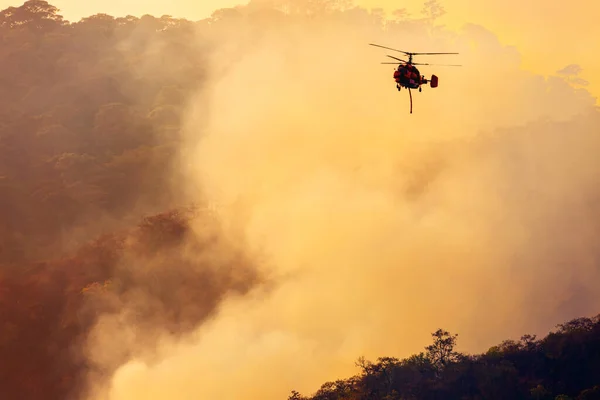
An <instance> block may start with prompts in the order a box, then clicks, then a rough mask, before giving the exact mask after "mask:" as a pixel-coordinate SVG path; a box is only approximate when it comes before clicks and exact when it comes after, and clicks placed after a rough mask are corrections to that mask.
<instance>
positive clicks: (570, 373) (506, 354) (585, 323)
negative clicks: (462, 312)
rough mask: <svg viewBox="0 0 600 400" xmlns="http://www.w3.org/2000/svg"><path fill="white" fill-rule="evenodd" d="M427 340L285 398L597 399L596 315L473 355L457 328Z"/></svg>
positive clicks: (599, 326)
mask: <svg viewBox="0 0 600 400" xmlns="http://www.w3.org/2000/svg"><path fill="white" fill-rule="evenodd" d="M432 338H433V343H432V344H431V345H429V346H427V347H426V348H425V351H424V352H422V353H419V354H416V355H413V356H411V357H409V358H406V359H402V360H400V359H397V358H393V357H382V358H379V359H378V360H377V361H375V362H371V361H367V360H365V359H364V358H360V359H359V360H358V362H357V366H358V367H359V368H360V373H359V374H357V375H356V376H354V377H352V378H349V379H346V380H338V381H335V382H328V383H325V384H324V385H323V386H322V387H321V388H320V389H319V390H318V391H317V392H316V393H315V394H313V395H312V396H310V397H305V396H302V395H301V394H300V393H298V392H295V391H294V392H292V395H291V396H290V397H289V398H288V400H355V399H356V400H358V399H381V400H383V399H385V400H417V399H419V400H442V399H444V400H454V399H456V400H466V399H469V400H479V399H481V400H484V399H485V400H487V399H506V400H508V399H515V400H517V399H523V400H524V399H535V400H569V399H577V400H598V399H600V315H598V316H596V317H594V318H587V317H583V318H577V319H574V320H571V321H569V322H566V323H564V324H560V325H558V326H557V329H555V330H554V331H553V332H551V333H549V334H548V335H547V336H546V337H544V338H543V339H538V338H536V337H535V335H524V336H523V337H521V339H520V340H518V341H515V340H505V341H504V342H502V343H501V344H499V345H498V346H494V347H492V348H490V349H489V350H488V351H487V352H486V353H483V354H477V355H467V354H462V353H460V352H458V351H456V345H457V340H458V335H456V334H451V333H450V332H447V331H445V330H442V329H439V330H438V331H436V332H434V333H433V334H432Z"/></svg>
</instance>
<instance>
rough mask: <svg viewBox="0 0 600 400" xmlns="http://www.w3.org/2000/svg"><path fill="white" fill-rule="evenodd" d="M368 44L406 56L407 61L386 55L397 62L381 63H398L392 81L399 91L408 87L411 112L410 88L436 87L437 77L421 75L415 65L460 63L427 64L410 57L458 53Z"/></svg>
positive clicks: (454, 65)
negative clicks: (414, 51)
mask: <svg viewBox="0 0 600 400" xmlns="http://www.w3.org/2000/svg"><path fill="white" fill-rule="evenodd" d="M369 45H370V46H375V47H381V48H383V49H387V50H392V51H397V52H399V53H404V54H406V55H407V56H408V61H406V60H402V59H400V58H397V57H394V56H390V55H387V56H388V57H390V58H392V59H394V60H396V61H397V62H382V64H394V65H395V64H398V68H397V69H395V70H394V81H396V89H398V91H400V90H401V89H402V88H403V87H404V88H406V89H408V94H409V96H410V113H411V114H412V109H413V107H412V93H411V91H410V90H411V89H419V92H420V91H421V90H422V85H426V84H428V83H429V85H430V86H431V87H432V88H436V87H438V77H437V76H436V75H434V74H432V75H431V79H429V80H428V79H427V78H425V75H421V71H419V69H418V68H417V67H415V65H439V66H447V67H461V65H457V64H427V63H413V62H412V59H413V56H415V55H439V54H459V53H411V52H408V51H402V50H397V49H392V48H391V47H385V46H381V45H379V44H374V43H369Z"/></svg>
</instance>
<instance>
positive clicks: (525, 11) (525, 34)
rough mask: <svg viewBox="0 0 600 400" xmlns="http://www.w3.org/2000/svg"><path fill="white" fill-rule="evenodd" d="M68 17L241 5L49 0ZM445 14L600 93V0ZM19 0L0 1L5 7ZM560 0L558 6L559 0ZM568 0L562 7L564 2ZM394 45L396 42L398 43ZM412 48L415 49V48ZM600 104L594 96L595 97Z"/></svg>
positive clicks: (510, 0)
mask: <svg viewBox="0 0 600 400" xmlns="http://www.w3.org/2000/svg"><path fill="white" fill-rule="evenodd" d="M423 2H424V0H404V1H403V2H402V4H403V7H406V8H408V9H409V10H410V11H412V12H414V13H418V11H419V10H420V8H421V6H422V4H423ZM51 3H52V4H54V5H56V6H57V7H59V8H60V9H61V10H62V14H63V15H64V16H65V17H66V18H67V19H69V20H77V19H79V18H81V17H82V16H87V15H91V14H95V13H100V12H104V13H107V14H111V15H126V14H131V15H141V14H146V13H147V14H152V15H164V14H169V15H173V16H176V17H185V18H188V19H193V20H195V19H201V18H204V17H206V16H208V15H210V14H211V12H212V11H213V10H215V9H217V8H222V7H230V6H233V5H235V4H245V3H247V1H240V0H202V1H191V0H171V1H168V2H165V1H161V0H144V1H142V0H88V1H79V0H53V1H51ZM442 3H443V4H444V6H445V8H446V10H447V11H448V15H447V16H446V17H445V18H444V22H445V23H446V24H447V25H449V26H452V27H460V26H461V25H462V24H463V23H465V22H474V23H479V24H481V25H483V26H485V27H486V28H488V29H491V30H492V31H493V32H495V33H496V34H497V35H498V37H499V38H500V40H501V42H502V43H505V44H511V45H515V46H516V47H517V48H518V49H519V51H520V52H521V54H522V55H523V67H524V68H526V69H529V70H531V71H534V72H538V73H541V74H551V73H554V72H555V71H556V70H558V69H560V68H563V67H564V66H566V65H568V64H572V63H574V64H580V65H581V66H582V67H583V72H582V78H584V79H586V80H588V81H589V82H590V86H589V87H588V89H589V90H590V91H591V92H592V93H593V94H594V95H595V96H598V97H600V79H598V78H596V77H597V76H599V75H600V54H599V53H600V52H599V51H598V50H600V45H599V44H598V39H597V38H598V37H600V24H599V23H598V16H600V1H597V0H570V1H569V2H568V3H563V2H559V1H546V0H528V1H526V2H523V1H520V0H486V1H479V2H477V1H472V0H444V1H442ZM19 4H21V2H15V1H7V0H0V6H1V7H3V8H5V7H8V6H11V5H19ZM356 4H358V5H360V6H365V7H381V8H384V9H386V10H393V9H395V8H399V7H400V6H399V3H398V2H397V1H395V0H356ZM563 4H565V6H564V7H563V6H562V5H563ZM567 5H568V6H567ZM395 45H398V46H400V45H401V43H397V44H395ZM417 51H418V50H417ZM598 103H599V104H600V101H599V102H598Z"/></svg>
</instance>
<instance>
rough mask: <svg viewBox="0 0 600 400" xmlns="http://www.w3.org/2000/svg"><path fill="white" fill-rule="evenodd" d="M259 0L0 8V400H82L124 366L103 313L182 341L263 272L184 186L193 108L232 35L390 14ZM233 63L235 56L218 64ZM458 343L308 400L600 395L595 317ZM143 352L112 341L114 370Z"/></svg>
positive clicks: (370, 366)
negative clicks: (188, 10)
mask: <svg viewBox="0 0 600 400" xmlns="http://www.w3.org/2000/svg"><path fill="white" fill-rule="evenodd" d="M254 3H261V2H252V3H251V5H250V6H248V7H247V8H235V9H233V8H232V9H223V10H217V11H216V12H215V13H214V14H213V16H212V17H211V18H208V19H206V20H202V21H198V22H192V21H187V20H181V19H174V18H171V17H169V16H162V17H153V16H149V15H146V16H143V17H141V18H137V17H131V16H126V17H113V16H110V15H104V14H99V15H94V16H90V17H88V18H84V19H82V20H81V21H73V22H69V21H65V20H64V19H63V18H62V17H61V15H60V11H59V10H58V9H57V8H56V7H54V6H52V5H51V4H49V3H47V2H45V1H41V0H30V1H27V2H25V3H24V4H23V5H22V6H18V7H10V8H7V9H5V10H3V11H2V12H0V37H1V46H0V67H1V68H2V75H0V398H1V399H10V400H12V399H14V400H17V399H19V400H20V399H23V400H38V399H40V400H42V399H43V400H69V399H76V400H80V399H82V396H83V394H84V393H85V392H86V389H87V385H88V383H89V381H88V379H89V377H90V376H94V379H96V380H100V381H101V380H102V379H108V378H109V377H110V376H111V373H112V372H113V371H112V370H110V369H109V368H108V367H106V366H105V365H102V366H99V365H94V364H92V363H91V362H90V361H89V360H90V357H88V356H87V355H86V349H85V341H86V337H87V334H88V333H89V331H90V329H91V328H92V327H93V326H94V324H96V323H97V322H98V317H99V316H100V315H102V314H106V313H119V312H121V311H122V310H123V309H127V314H126V315H125V316H124V317H123V318H124V319H126V320H127V322H128V324H129V325H131V326H134V327H135V328H136V329H139V330H144V331H145V333H146V335H145V337H151V336H152V335H151V334H148V332H150V333H151V332H153V330H154V329H156V330H158V328H157V327H160V328H161V329H166V330H167V331H169V332H170V333H172V334H174V335H175V336H177V335H182V334H185V333H186V332H189V331H191V330H192V329H193V328H195V327H197V326H198V325H199V324H200V323H201V322H202V321H204V320H205V319H207V318H209V317H210V316H211V315H213V313H214V312H215V310H216V308H217V306H218V304H219V302H220V301H221V300H222V299H223V298H224V297H225V296H226V295H227V294H228V293H234V294H237V295H244V294H246V293H248V291H249V290H250V289H251V288H253V287H255V286H256V285H258V284H259V283H261V282H263V281H264V279H265V278H264V277H262V276H261V275H260V274H259V272H258V269H257V267H256V265H255V261H254V259H253V258H252V257H250V256H249V255H248V254H246V251H245V249H244V248H242V247H241V246H239V243H238V244H234V243H232V242H230V241H228V240H227V239H226V236H223V235H221V234H220V232H221V230H222V227H221V226H220V222H219V220H218V218H215V217H214V215H213V214H211V213H210V212H209V211H207V210H205V209H204V208H202V207H197V206H190V205H189V204H191V203H192V202H194V201H196V200H200V199H201V196H200V194H199V195H198V198H189V196H188V195H187V194H188V193H187V191H186V190H185V187H184V185H185V183H186V178H185V176H184V172H183V171H184V169H182V168H181V165H180V164H181V162H182V160H183V159H184V157H183V156H182V153H181V152H182V149H183V148H184V147H185V146H183V145H182V143H183V141H184V136H185V133H184V131H185V126H184V120H185V113H186V111H187V105H188V103H189V101H190V99H191V98H192V97H193V96H196V95H197V94H198V91H199V90H201V89H202V88H203V85H205V84H207V81H208V79H209V74H211V73H217V72H219V71H215V70H212V71H209V70H208V68H207V62H208V61H207V59H208V57H209V55H210V54H211V52H213V51H215V49H216V48H217V47H219V46H221V45H222V47H227V46H226V45H231V46H230V47H228V51H230V52H231V54H235V49H236V43H235V41H233V40H231V41H230V39H231V38H235V37H238V36H244V37H246V38H247V37H248V36H252V35H254V36H256V37H259V36H260V35H262V34H264V32H265V30H268V29H276V28H277V27H278V26H279V25H278V24H280V25H284V24H285V23H287V22H292V23H293V22H298V21H299V20H300V19H302V21H310V23H313V21H314V20H315V16H323V15H327V16H328V18H330V20H328V21H327V23H326V24H325V26H330V25H332V24H335V23H340V24H341V23H342V22H341V21H342V20H343V18H342V17H344V18H347V21H358V20H360V21H362V24H363V26H375V25H381V24H382V23H383V21H382V16H381V15H380V14H379V13H378V12H377V11H374V12H367V11H365V10H361V9H352V10H351V11H348V12H347V13H346V14H343V15H342V13H341V11H340V10H343V9H345V7H349V6H348V4H346V3H347V2H344V1H328V0H323V1H314V2H313V1H308V2H298V5H297V6H296V7H295V8H294V7H287V11H288V12H290V13H291V15H292V16H288V15H287V14H284V13H282V12H281V11H280V10H275V9H263V8H253V7H252V4H254ZM283 3H285V2H283ZM261 4H262V3H261ZM294 4H295V3H294ZM288 5H289V4H288ZM338 11H339V12H338ZM438 13H439V8H437V6H436V2H427V3H426V7H425V13H424V16H423V17H422V18H418V19H414V20H412V21H407V17H406V15H405V14H404V13H403V12H401V10H400V12H398V13H397V14H396V17H397V18H396V19H395V20H393V21H388V22H387V24H388V25H389V26H392V25H395V26H396V28H397V29H399V30H400V31H401V30H402V29H404V27H405V26H408V25H410V26H411V27H412V28H411V29H419V30H420V31H421V32H427V31H428V30H429V29H430V27H429V25H427V24H428V23H429V22H430V21H431V20H432V19H434V18H435V17H436V15H438ZM286 18H288V20H286ZM242 19H245V21H246V22H245V24H244V25H243V30H240V24H239V21H240V20H242ZM267 20H268V21H269V24H265V23H264V21H267ZM415 27H416V28H415ZM232 44H233V45H232ZM238 45H239V43H238ZM239 46H241V45H239ZM234 66H235V59H234V58H232V59H231V61H230V63H226V64H225V65H221V66H220V67H221V68H227V67H234ZM207 112H208V111H207ZM197 118H198V117H197ZM197 134H198V135H200V134H201V132H198V133H197ZM198 227H202V231H203V233H204V234H203V235H198V234H197V231H198V229H197V228H198ZM190 254H194V257H191V256H190ZM217 254H218V255H219V256H216V255H217ZM153 340H154V339H153ZM156 340H158V337H156ZM454 341H455V338H454V337H453V336H449V334H448V333H446V332H444V331H439V332H437V333H436V334H435V335H434V345H432V347H430V348H427V351H426V353H423V354H420V355H415V356H413V357H411V358H409V359H406V360H397V359H394V358H383V359H380V360H378V361H377V362H375V363H370V362H367V361H364V360H362V361H361V362H360V363H359V364H360V367H361V368H362V372H361V374H360V375H357V376H356V377H353V378H351V379H349V380H346V381H338V382H335V383H331V384H326V385H325V386H324V387H323V388H322V389H321V390H320V391H319V392H318V393H317V394H315V395H313V396H312V397H310V399H314V400H316V399H321V400H325V399H328V400H333V399H339V400H341V399H381V400H383V399H387V400H392V399H394V400H400V399H403V400H408V399H415V400H416V399H423V400H425V399H526V398H527V399H529V398H533V399H557V400H558V399H562V400H565V399H568V398H572V399H578V400H594V399H600V320H599V319H598V318H597V317H596V318H594V319H578V320H574V321H572V322H569V323H567V324H565V325H563V326H561V327H560V328H559V329H558V331H557V332H555V333H551V334H550V335H549V336H548V337H546V338H544V339H543V340H541V341H537V340H535V338H533V337H529V336H526V337H524V338H523V339H522V340H521V341H520V342H512V341H507V342H504V343H502V344H501V345H499V346H497V347H494V348H492V349H490V351H489V352H488V353H486V354H483V355H479V356H466V355H462V354H459V353H456V352H455V351H454V343H455V342H454ZM140 346H142V344H140ZM136 351H137V349H136V348H135V347H133V348H129V349H119V350H118V351H117V350H115V351H114V352H116V353H117V354H111V357H113V358H114V359H113V360H112V363H111V365H115V366H117V365H118V364H119V363H120V362H121V361H122V362H124V361H126V360H127V359H128V358H129V357H130V356H131V355H132V354H135V353H136ZM114 352H113V353H114ZM269 373H272V374H274V375H273V379H274V380H275V379H277V376H276V371H271V372H269ZM232 385H235V382H233V383H232ZM560 395H563V397H560ZM557 396H558V397H557ZM292 398H293V399H304V398H305V397H302V396H301V395H300V394H298V393H295V394H294V395H293V396H292Z"/></svg>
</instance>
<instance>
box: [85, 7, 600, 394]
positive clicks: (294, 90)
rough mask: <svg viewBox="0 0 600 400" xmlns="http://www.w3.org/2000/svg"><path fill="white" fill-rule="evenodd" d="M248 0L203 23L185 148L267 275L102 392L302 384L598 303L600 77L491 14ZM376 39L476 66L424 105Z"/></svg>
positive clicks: (502, 333)
mask: <svg viewBox="0 0 600 400" xmlns="http://www.w3.org/2000/svg"><path fill="white" fill-rule="evenodd" d="M240 10H241V11H240ZM240 10H238V13H242V15H241V16H240V15H237V16H230V17H229V18H230V19H227V18H224V19H223V20H220V21H219V22H218V23H217V26H216V27H215V28H214V31H212V32H213V33H212V34H211V35H213V36H210V39H209V38H207V37H206V36H202V37H200V38H199V39H198V40H214V41H215V43H219V45H218V46H216V47H215V50H214V52H213V53H211V57H210V58H209V65H208V67H207V68H208V69H209V71H211V73H210V82H209V83H208V84H207V85H206V86H204V87H203V88H202V90H201V91H200V92H199V93H198V95H197V96H196V98H195V99H194V100H193V101H192V102H191V104H190V105H189V107H188V110H187V111H188V112H187V121H188V124H187V133H188V136H189V137H188V140H187V142H186V147H185V148H184V149H182V151H184V152H185V154H187V155H188V156H187V157H188V158H187V159H186V160H185V161H186V164H189V165H190V169H189V170H188V171H187V174H188V176H189V177H190V178H189V179H190V180H189V187H190V188H197V187H201V188H202V190H203V193H202V194H203V195H205V196H207V197H208V198H209V199H210V200H211V201H213V202H214V203H215V204H217V205H218V206H219V213H220V216H221V221H220V222H221V223H222V225H223V226H224V227H225V228H224V229H225V232H224V233H223V235H225V236H227V238H228V240H231V241H239V243H244V246H247V248H248V250H249V251H251V252H252V254H258V253H259V254H261V255H262V257H263V258H261V260H260V265H261V268H262V272H263V273H264V274H266V275H267V276H269V277H270V279H269V280H267V282H270V284H269V285H266V286H257V287H255V289H254V290H253V291H252V292H251V293H250V294H249V295H246V296H243V297H241V296H232V297H227V298H225V299H223V301H222V302H221V303H220V304H219V306H218V311H217V313H216V314H215V315H214V316H213V317H212V318H210V319H209V320H206V321H205V322H204V323H202V324H201V325H200V326H198V328H197V329H196V330H195V331H194V333H193V334H191V335H189V336H186V337H184V338H183V339H182V338H181V337H177V338H176V337H173V336H170V335H169V334H167V333H164V335H163V336H162V340H161V341H160V344H159V345H156V344H155V343H154V344H153V345H152V346H153V347H152V348H149V349H148V351H151V352H152V353H153V354H155V361H154V362H151V363H150V362H145V361H144V362H143V361H140V360H130V362H128V363H125V364H123V365H122V366H121V367H120V368H119V369H118V371H117V372H116V373H115V374H114V376H113V377H112V379H111V380H110V382H109V384H107V386H106V387H104V388H103V389H104V390H103V391H101V392H99V393H100V394H98V395H97V396H95V397H94V396H92V397H90V398H91V399H92V398H93V400H97V399H107V400H126V399H132V398H136V399H137V398H139V399H142V398H143V399H146V400H158V399H173V400H175V399H176V400H184V399H224V400H225V399H226V400H229V399H231V400H239V399H249V400H258V399H261V400H275V399H284V398H285V397H286V396H287V395H288V393H289V392H290V391H291V390H292V389H296V390H298V391H300V392H306V393H310V392H312V391H314V390H316V389H317V388H318V387H319V385H320V384H322V383H324V382H325V381H328V380H332V379H337V378H342V377H345V376H348V375H349V374H352V373H354V372H355V369H354V368H355V367H354V360H356V359H357V358H358V357H359V356H361V355H364V356H366V357H377V356H383V355H392V356H400V357H403V356H408V355H410V354H412V353H414V352H418V351H420V350H421V349H422V348H423V346H425V345H427V344H428V341H429V337H430V336H429V333H430V332H432V331H434V330H436V329H437V328H439V327H443V328H444V329H448V330H450V331H451V332H454V333H458V334H459V335H460V336H459V344H460V347H461V348H460V350H462V351H468V352H477V351H485V350H486V349H487V348H489V347H490V346H492V345H494V344H496V343H497V342H498V341H500V340H502V339H505V338H507V337H514V336H518V335H520V334H522V333H524V332H531V333H538V334H540V333H541V334H543V333H545V332H546V331H547V330H548V329H550V328H552V326H554V325H555V324H556V323H557V322H560V321H561V320H563V319H564V318H570V317H575V316H579V315H582V314H586V313H593V312H597V309H598V307H599V306H600V295H599V294H598V291H597V290H594V286H593V285H594V284H593V282H598V280H599V279H600V270H599V267H598V266H599V265H600V264H599V261H600V260H599V257H600V249H599V248H598V247H599V246H598V243H599V242H598V238H599V232H600V223H599V222H598V221H600V219H599V217H600V206H599V204H600V202H599V200H600V188H599V187H598V184H597V182H599V178H600V176H599V171H600V168H599V165H598V161H597V157H596V149H598V148H600V115H599V113H598V112H597V110H595V109H594V99H593V98H592V97H591V96H590V95H589V93H588V92H586V91H585V90H582V89H576V88H574V87H572V86H571V85H570V84H569V83H568V82H566V81H565V80H563V79H562V78H560V77H550V78H548V79H545V78H544V77H541V76H536V75H533V74H531V73H528V72H524V71H522V70H520V69H519V62H520V60H519V54H518V52H517V51H516V50H515V49H513V48H506V47H502V46H501V45H500V44H499V43H498V41H497V40H496V39H495V37H494V35H493V34H492V33H490V32H488V31H487V30H485V29H484V28H483V27H479V26H474V25H473V26H466V27H464V29H463V30H462V31H460V32H451V31H447V30H444V29H443V28H439V27H437V28H436V27H433V26H429V25H427V24H426V23H425V22H418V21H417V22H411V23H405V24H400V25H395V24H390V26H388V28H387V30H382V29H381V28H380V27H379V26H378V25H377V24H375V23H374V22H373V18H371V16H369V15H368V14H367V13H366V12H363V11H361V10H359V9H355V10H351V11H348V12H346V13H344V14H340V13H334V14H331V15H317V16H316V17H314V16H311V17H304V16H299V15H293V16H281V15H279V14H277V13H275V12H274V13H267V12H266V10H263V9H261V8H252V7H247V8H242V9H240ZM244 12H247V13H251V15H250V16H248V15H245V14H243V13H244ZM228 29H232V30H233V29H235V30H234V32H235V35H233V34H231V33H230V34H228V35H227V36H225V34H224V33H221V32H226V31H227V30H228ZM219 35H220V36H219ZM370 42H375V43H381V44H383V45H386V46H391V47H398V48H400V49H403V50H406V51H434V52H449V51H450V52H452V51H456V52H459V53H461V54H460V55H459V56H439V57H431V58H426V57H427V56H422V57H420V58H419V59H416V60H415V61H419V62H431V63H450V64H455V63H460V64H463V65H464V67H462V68H453V67H435V66H423V67H421V72H422V73H423V74H425V75H426V76H427V77H430V75H431V74H432V73H434V74H436V75H438V76H439V79H440V80H439V81H440V86H439V87H438V88H435V89H432V88H430V87H425V88H424V89H423V92H422V93H419V92H418V91H413V93H412V95H413V100H414V113H413V114H409V103H408V93H406V91H405V90H402V91H401V92H400V93H398V92H397V91H396V89H395V87H394V86H395V85H394V82H393V80H392V68H393V66H384V65H380V64H379V62H380V61H386V57H385V54H391V53H388V52H386V51H385V50H382V49H377V48H374V47H370V46H368V45H367V43H370ZM393 55H396V54H393ZM191 195H194V193H191ZM197 195H199V194H197ZM196 231H197V232H198V234H201V233H202V227H201V226H198V227H197V229H196ZM218 250H219V249H216V250H215V251H218ZM188 256H190V257H191V256H193V255H190V254H188ZM220 256H223V254H215V257H217V258H218V257H220ZM198 290H202V289H201V288H198ZM99 332H100V333H101V334H102V337H110V338H111V341H113V342H114V341H125V340H127V338H126V336H127V335H126V334H125V333H123V331H120V330H117V329H111V326H110V324H104V325H98V327H97V330H96V332H95V333H94V335H96V336H92V338H93V337H98V336H97V335H99V334H100V333H99ZM107 335H109V336H107ZM137 340H140V341H141V342H143V340H142V338H138V339H137ZM90 346H91V348H92V349H95V350H94V351H93V352H92V353H91V354H101V353H102V352H103V349H106V348H108V346H109V344H108V343H106V342H105V341H94V340H93V339H92V340H91V341H90ZM156 360H158V361H156Z"/></svg>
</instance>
